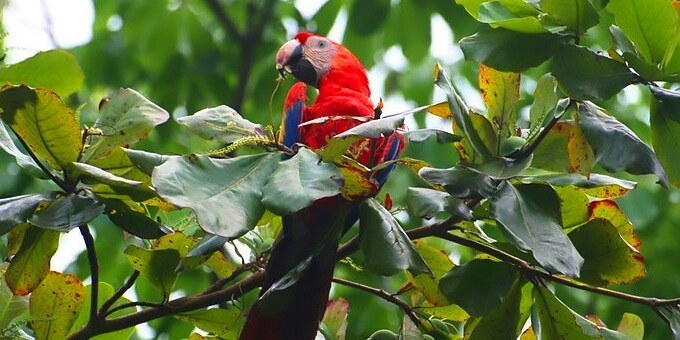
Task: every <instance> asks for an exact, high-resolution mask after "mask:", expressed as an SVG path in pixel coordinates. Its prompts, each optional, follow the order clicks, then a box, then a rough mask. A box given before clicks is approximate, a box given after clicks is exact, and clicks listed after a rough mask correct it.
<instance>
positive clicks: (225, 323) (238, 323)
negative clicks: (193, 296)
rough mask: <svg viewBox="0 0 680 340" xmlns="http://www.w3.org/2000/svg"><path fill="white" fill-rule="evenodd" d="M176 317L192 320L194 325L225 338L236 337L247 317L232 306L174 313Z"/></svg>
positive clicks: (187, 320)
mask: <svg viewBox="0 0 680 340" xmlns="http://www.w3.org/2000/svg"><path fill="white" fill-rule="evenodd" d="M174 317H175V318H177V319H180V320H182V321H186V322H190V323H191V324H193V325H194V326H196V327H198V328H200V329H201V330H203V331H206V332H208V333H210V334H211V335H217V336H219V337H220V338H223V339H236V338H238V335H239V332H240V331H241V329H242V328H243V325H244V324H245V321H246V319H245V318H244V317H243V311H242V310H239V309H236V308H230V309H222V308H211V309H202V310H197V311H193V312H188V313H181V314H176V315H174Z"/></svg>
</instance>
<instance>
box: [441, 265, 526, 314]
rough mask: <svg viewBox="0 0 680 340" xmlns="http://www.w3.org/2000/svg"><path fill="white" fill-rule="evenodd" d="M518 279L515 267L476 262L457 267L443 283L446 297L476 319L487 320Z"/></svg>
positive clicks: (447, 275) (443, 278) (442, 288)
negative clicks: (485, 317)
mask: <svg viewBox="0 0 680 340" xmlns="http://www.w3.org/2000/svg"><path fill="white" fill-rule="evenodd" d="M517 277H518V274H517V271H516V270H515V268H514V267H512V266H511V265H509V264H507V263H504V262H497V261H493V260H490V259H474V260H472V261H470V262H467V263H465V264H462V265H460V266H458V267H454V268H453V269H451V271H449V272H448V273H446V275H444V276H443V277H442V278H441V280H440V281H439V290H440V291H441V292H442V294H444V296H445V297H446V298H447V299H448V300H449V301H451V302H452V303H455V304H457V305H459V306H460V307H462V308H463V309H464V310H465V311H466V312H468V313H469V314H470V315H473V316H483V315H485V314H486V313H488V312H489V311H490V310H492V309H493V308H494V307H495V306H496V305H498V304H499V303H501V301H502V300H503V298H504V297H505V296H506V294H507V293H508V291H509V290H510V288H511V287H512V285H513V282H515V281H516V279H517Z"/></svg>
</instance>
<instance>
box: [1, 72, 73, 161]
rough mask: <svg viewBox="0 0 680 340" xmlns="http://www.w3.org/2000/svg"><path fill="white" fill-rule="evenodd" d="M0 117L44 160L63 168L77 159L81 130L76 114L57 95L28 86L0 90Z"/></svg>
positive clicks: (8, 87)
mask: <svg viewBox="0 0 680 340" xmlns="http://www.w3.org/2000/svg"><path fill="white" fill-rule="evenodd" d="M0 109H1V110H2V113H0V118H2V120H3V121H4V122H5V123H6V124H7V125H9V126H10V127H11V128H12V130H14V132H16V133H17V135H18V136H19V137H20V138H21V139H22V140H23V141H24V142H26V144H27V145H28V147H29V148H31V150H32V151H33V152H34V153H35V154H36V155H37V156H38V157H39V158H41V159H44V160H45V161H47V163H49V164H50V165H51V166H52V167H54V168H57V169H63V168H65V167H66V166H68V165H69V164H70V163H71V162H74V161H76V159H78V155H80V150H81V137H80V127H79V126H78V122H77V121H76V117H75V113H74V112H73V110H71V109H70V108H69V107H68V106H66V105H65V104H64V103H62V101H61V99H59V96H57V94H56V93H54V92H52V91H49V90H45V89H31V88H29V87H27V86H24V85H20V86H7V87H4V88H3V89H1V90H0Z"/></svg>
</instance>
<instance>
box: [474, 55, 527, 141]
mask: <svg viewBox="0 0 680 340" xmlns="http://www.w3.org/2000/svg"><path fill="white" fill-rule="evenodd" d="M519 81H520V75H519V73H513V72H501V71H497V70H494V69H493V68H491V67H488V66H486V65H484V64H481V63H480V64H479V89H480V91H481V92H482V97H483V98H484V104H486V108H487V110H488V112H487V117H488V118H489V119H490V120H491V121H492V122H493V123H494V125H495V126H496V129H497V130H498V134H499V136H500V137H503V138H507V137H509V136H511V135H512V134H513V132H514V130H515V119H514V118H515V115H514V113H515V106H516V104H517V101H518V100H519ZM497 147H498V146H496V148H497Z"/></svg>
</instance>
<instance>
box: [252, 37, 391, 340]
mask: <svg viewBox="0 0 680 340" xmlns="http://www.w3.org/2000/svg"><path fill="white" fill-rule="evenodd" d="M276 67H277V69H278V70H279V72H280V73H281V74H282V75H283V76H285V74H286V73H289V74H292V75H293V76H294V77H295V78H297V79H298V80H299V81H300V82H297V83H295V84H294V85H293V86H292V87H291V89H290V90H289V92H288V95H287V96H286V100H285V103H284V110H283V120H282V134H281V136H280V142H281V143H282V144H284V145H286V146H288V147H292V146H293V145H294V144H296V143H300V144H304V145H306V146H308V147H310V148H312V149H320V148H322V147H324V146H325V145H326V142H327V141H328V139H329V138H331V137H333V136H335V135H337V134H339V133H341V132H343V131H345V130H347V129H350V128H352V127H354V126H356V125H358V124H361V123H362V120H355V119H339V120H328V121H325V122H323V123H321V124H311V125H306V126H303V127H300V126H299V125H300V124H301V123H304V122H308V121H310V120H313V119H317V118H321V117H338V116H354V117H360V118H364V119H363V121H365V120H366V119H373V118H374V117H375V116H377V114H376V109H374V106H373V103H372V102H371V98H370V95H371V93H370V89H369V86H368V77H367V75H366V70H365V68H364V67H363V65H362V64H361V63H360V62H359V60H358V59H357V58H356V57H355V56H354V55H353V54H352V53H351V52H350V51H349V50H348V49H346V48H345V47H344V46H342V45H340V44H338V43H336V42H333V41H331V40H329V39H328V38H326V37H323V36H319V35H315V34H312V33H308V32H302V33H298V34H297V35H296V36H295V38H294V39H293V40H290V41H288V42H286V43H285V44H284V45H283V46H281V48H280V49H279V51H278V53H277V54H276ZM307 85H311V86H314V87H316V88H317V89H318V90H319V92H318V95H317V97H316V100H315V101H314V104H313V105H312V106H308V107H306V106H305V103H306V101H307V95H306V92H307ZM371 145H372V146H371ZM403 146H404V139H403V137H402V136H401V135H400V134H398V133H395V134H392V135H390V136H389V137H384V138H379V139H377V140H375V141H374V142H373V143H357V144H355V150H354V153H353V154H354V155H355V158H356V159H357V160H358V161H359V162H361V163H363V164H364V165H367V166H373V165H375V164H379V163H381V162H384V161H386V160H392V159H395V158H396V157H397V156H398V154H399V152H400V151H401V149H402V148H403ZM371 147H373V148H374V151H373V152H371V150H370V149H371ZM371 153H373V155H371ZM370 163H373V164H370ZM390 171H391V168H390V167H388V168H386V169H383V170H382V171H381V172H378V173H376V174H375V175H374V177H373V180H375V181H376V183H377V184H378V186H380V185H382V184H383V183H384V181H385V180H386V178H387V175H388V174H389V172H390ZM357 207H358V203H357V202H356V201H349V200H346V199H344V198H343V197H342V196H340V195H338V196H333V197H328V198H324V199H320V200H317V201H316V202H314V203H313V204H312V205H311V206H309V207H307V208H305V209H303V210H301V211H298V212H297V213H294V214H292V215H289V216H284V217H283V231H282V232H281V235H280V236H279V238H278V239H277V241H276V243H275V244H274V247H273V250H272V253H271V256H270V258H269V261H268V263H267V266H266V268H265V280H264V283H263V285H262V289H261V291H260V296H261V297H262V294H265V292H266V291H267V290H268V289H269V288H271V287H272V285H274V284H276V283H277V282H279V280H280V279H281V278H283V277H284V276H285V275H286V274H287V273H289V272H290V271H291V270H293V269H297V268H299V269H300V270H304V273H303V274H302V275H301V276H300V277H299V278H298V279H297V281H295V282H294V283H293V285H292V287H289V288H287V289H286V293H284V294H282V295H279V296H278V297H273V296H272V297H269V299H270V301H267V300H266V299H262V298H261V299H260V300H258V301H257V302H256V303H255V305H254V306H253V307H252V308H251V310H250V311H249V313H248V318H247V321H246V325H245V327H244V329H243V331H242V332H241V336H240V339H246V340H251V339H252V340H255V339H257V340H262V339H313V338H314V337H315V334H316V332H317V329H318V326H319V322H320V320H321V318H322V317H323V314H324V310H325V307H326V303H327V300H328V291H329V289H330V285H331V280H332V276H333V268H334V266H335V262H336V261H335V260H336V252H337V248H338V243H339V240H340V237H341V236H342V234H344V232H345V231H346V230H347V229H348V228H349V227H351V226H352V225H353V224H354V223H355V222H356V220H357V218H358V212H357ZM337 221H340V223H342V225H341V227H342V228H337V227H334V222H335V223H336V224H337ZM319 247H320V248H319ZM301 264H302V265H301ZM278 284H279V285H280V284H281V282H279V283H278ZM271 300H275V301H271Z"/></svg>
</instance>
